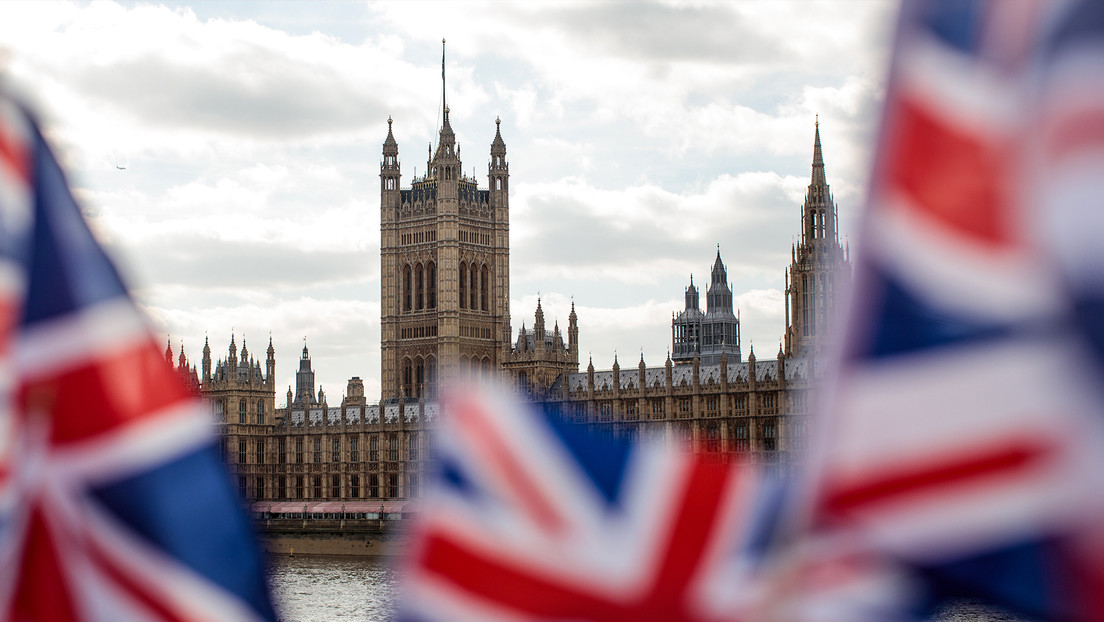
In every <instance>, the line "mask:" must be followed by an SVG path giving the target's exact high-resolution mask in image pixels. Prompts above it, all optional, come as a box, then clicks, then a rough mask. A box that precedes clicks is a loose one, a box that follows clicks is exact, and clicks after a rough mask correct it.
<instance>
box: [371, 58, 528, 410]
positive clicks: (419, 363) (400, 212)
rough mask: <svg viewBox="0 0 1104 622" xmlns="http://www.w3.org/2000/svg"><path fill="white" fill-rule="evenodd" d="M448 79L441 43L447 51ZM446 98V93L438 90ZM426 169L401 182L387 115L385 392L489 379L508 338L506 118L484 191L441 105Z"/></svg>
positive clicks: (432, 392)
mask: <svg viewBox="0 0 1104 622" xmlns="http://www.w3.org/2000/svg"><path fill="white" fill-rule="evenodd" d="M441 64H442V70H441V77H442V82H443V80H444V41H442V51H441ZM442 99H443V97H442ZM441 112H442V114H441V128H440V130H439V134H438V141H437V147H436V149H434V148H433V146H432V145H431V146H430V151H429V159H428V160H427V162H426V168H425V174H424V175H423V176H422V177H417V176H415V177H413V178H412V180H411V184H410V187H409V188H401V187H400V186H401V175H400V168H399V159H398V155H399V153H398V143H397V141H396V140H395V137H394V133H393V129H392V120H391V119H390V118H388V125H387V138H386V140H385V141H384V143H383V161H382V162H381V164H380V264H381V265H380V268H381V279H380V280H381V289H382V292H381V301H382V305H381V306H382V308H381V310H380V316H381V317H380V324H381V332H382V336H381V337H382V338H381V346H382V348H381V349H382V359H383V361H382V370H381V371H382V374H381V381H382V383H383V398H384V399H397V398H419V397H425V398H435V397H436V396H437V388H438V386H439V384H441V383H444V382H450V381H455V380H468V379H472V378H475V377H479V376H489V375H491V374H493V373H495V370H497V369H498V368H499V365H500V364H501V362H502V361H501V359H502V356H503V351H504V348H503V344H504V342H505V341H507V340H508V339H509V326H508V322H509V320H508V318H509V317H510V310H509V306H508V304H509V303H508V300H509V292H510V273H509V269H510V267H509V261H510V229H509V209H510V205H509V165H508V164H507V162H506V143H505V141H503V140H502V134H501V121H499V120H497V119H496V121H495V123H496V129H495V137H494V140H493V142H492V143H491V149H490V158H491V159H490V164H489V166H488V178H487V183H488V186H487V189H485V190H483V189H480V188H479V184H478V181H477V180H476V178H475V176H474V175H472V176H467V175H465V174H464V172H463V165H462V162H461V159H460V144H459V143H458V142H457V141H456V134H455V132H454V131H453V129H452V123H451V120H450V118H449V112H450V111H449V107H448V106H447V105H444V106H443V109H442V111H441Z"/></svg>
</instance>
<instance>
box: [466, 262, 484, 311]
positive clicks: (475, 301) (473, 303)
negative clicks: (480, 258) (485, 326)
mask: <svg viewBox="0 0 1104 622" xmlns="http://www.w3.org/2000/svg"><path fill="white" fill-rule="evenodd" d="M490 292H491V270H490V268H488V267H487V264H482V265H480V264H477V263H475V262H472V263H471V264H467V263H465V262H460V308H461V309H471V310H472V311H490V309H491V305H490Z"/></svg>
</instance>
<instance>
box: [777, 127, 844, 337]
mask: <svg viewBox="0 0 1104 622" xmlns="http://www.w3.org/2000/svg"><path fill="white" fill-rule="evenodd" d="M838 209H839V208H838V206H837V205H836V204H835V202H834V201H833V199H832V193H831V190H830V189H829V187H828V181H827V179H826V178H825V175H824V157H823V155H822V154H821V151H820V123H819V122H818V123H817V124H816V134H815V138H814V139H813V175H812V180H811V181H810V183H809V189H808V191H807V192H806V194H805V204H804V205H803V206H802V208H801V243H800V244H798V245H797V246H795V247H794V248H792V249H791V251H790V255H791V261H792V263H791V264H790V269H789V272H788V274H787V278H786V336H785V340H786V354H787V355H789V356H793V355H803V354H810V355H814V356H815V355H817V354H820V353H821V352H822V351H824V349H825V348H827V347H829V346H830V345H831V344H833V343H835V340H836V338H837V335H836V334H835V332H834V331H835V330H836V317H837V314H838V312H839V309H838V303H839V302H840V301H842V300H843V299H844V295H843V294H844V292H846V290H847V288H849V287H850V283H851V259H850V257H849V253H848V252H847V251H846V250H845V249H844V248H843V247H842V246H840V242H839V230H838V229H837V223H836V220H837V216H838Z"/></svg>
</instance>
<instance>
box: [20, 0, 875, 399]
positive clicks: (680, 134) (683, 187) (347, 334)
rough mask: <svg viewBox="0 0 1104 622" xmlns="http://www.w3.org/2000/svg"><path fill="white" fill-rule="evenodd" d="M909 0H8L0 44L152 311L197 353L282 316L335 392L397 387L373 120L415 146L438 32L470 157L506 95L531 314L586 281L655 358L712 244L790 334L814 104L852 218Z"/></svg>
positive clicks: (283, 371)
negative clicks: (790, 278) (387, 366)
mask: <svg viewBox="0 0 1104 622" xmlns="http://www.w3.org/2000/svg"><path fill="white" fill-rule="evenodd" d="M306 7H309V8H306ZM890 7H891V5H890V4H889V3H883V2H863V3H855V2H831V1H825V2H796V3H794V2H740V3H712V2H705V3H683V2H659V3H648V4H645V3H635V4H631V5H630V4H624V3H616V2H613V3H562V2H535V3H503V2H491V3H471V2H463V3H452V2H445V3H429V2H420V3H380V4H367V5H361V4H352V3H333V4H317V3H315V4H310V5H306V4H295V3H263V4H262V3H257V4H248V3H247V4H238V3H230V4H221V3H200V4H196V5H194V6H193V7H188V6H183V5H182V6H176V7H165V6H159V5H154V4H143V5H120V4H116V3H112V2H97V3H92V4H84V3H64V4H40V3H0V42H2V43H0V48H7V52H8V54H7V56H8V58H9V61H8V64H7V68H6V78H5V81H6V82H7V83H9V84H10V85H11V86H12V87H13V88H14V89H15V90H17V91H21V92H23V93H25V94H26V95H27V96H28V98H29V99H31V100H33V101H34V102H36V107H37V109H38V110H39V112H40V114H41V115H42V117H43V119H44V127H45V131H46V133H47V135H48V137H49V138H50V139H51V140H52V141H54V142H55V144H56V145H57V149H58V152H59V156H60V158H61V160H62V161H63V163H64V165H65V166H66V168H67V169H68V171H69V174H70V177H71V180H72V182H73V183H74V185H75V186H76V189H77V194H78V196H79V197H80V199H81V201H82V202H83V203H84V209H85V211H86V213H87V214H88V215H89V217H90V219H91V223H92V226H93V228H94V229H95V230H96V232H97V233H98V234H99V235H100V236H101V238H102V239H104V240H106V242H107V243H108V245H109V250H110V251H111V252H112V253H113V254H114V255H116V256H117V257H121V258H122V259H123V261H124V262H125V265H124V267H123V270H124V273H125V274H126V275H127V277H128V279H129V280H130V281H131V282H132V283H134V284H135V293H136V296H137V297H138V298H139V299H141V300H142V301H143V304H144V305H145V306H146V307H147V308H148V309H149V310H150V311H151V313H152V315H153V317H154V321H155V323H156V325H157V327H158V330H163V331H165V332H171V333H172V334H173V335H174V337H173V339H174V342H176V340H177V339H178V338H183V339H184V342H185V346H186V349H187V352H188V354H189V356H190V357H191V358H192V360H193V361H195V362H198V360H199V354H200V349H201V347H202V343H203V335H204V333H205V332H207V333H208V334H209V335H210V336H211V339H212V342H211V343H212V348H213V349H215V351H216V352H217V353H219V356H225V350H226V346H227V343H228V340H229V334H230V331H231V328H233V329H234V330H235V331H236V332H237V333H238V334H239V335H240V334H241V333H242V332H244V333H245V334H246V335H247V336H248V340H249V343H250V348H251V351H252V352H253V353H254V354H255V355H256V354H259V353H261V352H262V350H263V345H267V334H268V331H272V334H273V338H274V341H275V346H276V349H277V354H278V357H279V359H278V375H279V379H278V385H279V386H281V387H282V386H283V385H286V384H287V383H288V382H292V381H293V380H292V373H293V370H294V367H295V366H296V364H297V359H298V354H299V352H300V351H301V349H302V337H303V336H306V337H307V339H308V344H309V345H310V347H311V354H312V356H313V358H314V363H315V369H316V370H317V371H318V372H319V378H320V382H321V383H322V384H323V386H325V387H326V388H327V391H328V393H329V394H330V396H331V397H332V398H335V401H336V398H337V397H338V396H340V394H341V392H342V391H343V389H344V383H345V381H346V380H347V379H348V378H349V377H350V376H353V375H358V376H360V377H361V378H363V379H364V380H365V383H366V390H367V391H368V394H369V395H373V394H377V393H378V391H379V334H378V332H379V328H378V326H379V212H378V209H379V207H378V198H377V197H378V196H379V194H378V193H379V177H378V174H379V170H378V163H379V159H380V149H381V143H382V141H383V139H384V137H385V136H386V132H387V125H386V121H387V118H388V115H391V116H392V117H393V119H394V132H395V136H396V139H397V140H398V142H399V147H400V158H401V161H402V166H403V172H404V175H405V177H404V181H405V182H408V181H409V179H410V176H411V174H412V173H413V172H414V170H415V168H416V167H417V168H422V171H421V172H424V160H422V157H423V154H424V151H423V149H425V146H426V143H427V142H430V141H433V140H434V138H435V136H434V132H435V127H436V123H437V119H438V115H439V106H440V97H441V82H440V70H439V64H440V51H441V50H440V38H441V37H442V36H446V37H448V39H449V43H448V101H449V105H450V108H451V119H452V125H453V128H454V129H455V130H456V132H457V135H458V138H459V140H460V142H461V144H462V145H463V150H462V154H463V157H464V162H465V167H466V169H468V170H475V171H476V173H477V174H481V173H482V171H483V170H484V168H483V167H484V165H485V163H486V161H487V155H488V148H489V144H490V141H491V139H492V138H493V136H494V130H495V126H494V125H493V124H494V119H495V117H496V116H501V118H502V134H503V137H504V139H505V140H506V144H507V147H508V151H509V159H510V166H511V174H512V178H511V187H512V194H511V207H512V214H511V236H512V240H511V241H512V249H511V250H512V254H511V276H512V281H513V282H512V284H511V285H512V293H511V295H512V297H513V306H512V311H513V316H514V317H513V322H514V328H515V330H516V329H517V328H519V327H520V322H521V321H522V320H524V321H526V323H527V324H530V325H531V323H532V311H533V307H534V306H535V302H536V293H537V292H538V291H540V292H542V301H543V306H544V310H545V314H546V316H547V317H548V318H549V326H550V327H551V322H552V321H553V320H554V319H555V318H559V320H560V322H561V328H562V329H564V330H566V322H567V312H568V310H569V308H570V302H571V296H574V300H575V304H576V310H577V312H578V314H579V318H580V333H581V340H582V342H583V348H584V351H593V352H594V355H595V361H596V365H600V366H604V367H608V365H609V364H610V363H611V362H612V358H613V351H614V349H615V348H616V349H617V352H618V354H619V357H620V360H621V362H622V364H627V363H628V362H629V359H630V358H631V359H632V360H633V361H635V360H636V359H637V357H639V356H640V351H641V349H643V352H644V355H645V357H646V360H647V362H648V363H649V364H660V363H662V360H663V358H664V357H665V356H666V348H667V346H668V344H669V341H670V334H669V331H670V328H669V326H670V315H671V312H672V311H676V310H678V309H680V308H681V307H682V292H683V288H684V287H685V286H686V284H687V282H688V278H689V275H690V274H691V273H694V274H695V275H698V278H699V279H701V280H704V279H703V278H702V277H705V276H706V275H707V274H708V270H709V267H710V266H711V265H712V261H713V258H714V255H715V253H716V248H717V245H718V244H719V245H720V250H721V253H722V256H723V258H724V260H725V262H726V264H727V265H728V268H729V277H730V280H731V281H732V285H733V288H734V291H735V293H736V304H737V306H738V307H740V309H741V313H742V319H743V334H744V338H745V339H744V341H745V344H744V347H745V354H746V347H747V345H748V343H750V341H751V340H752V339H754V341H755V343H756V344H759V343H760V342H764V346H770V347H769V348H768V350H767V351H765V353H764V355H766V354H771V353H773V347H775V346H776V344H777V340H778V338H779V337H780V336H781V332H782V309H783V307H782V301H781V289H782V288H783V283H782V279H783V270H784V269H785V267H786V265H788V263H789V245H790V243H791V241H792V240H793V239H794V236H795V235H796V234H797V233H798V231H799V222H798V206H799V204H800V202H801V200H802V197H803V195H804V192H805V187H806V185H807V183H808V175H809V164H810V159H811V155H812V132H813V127H812V123H813V115H816V114H819V115H820V117H819V118H820V121H821V125H820V129H821V136H822V139H823V143H824V152H825V157H826V159H827V168H828V176H829V181H830V182H831V183H832V188H833V191H834V194H835V198H836V200H837V201H838V202H839V203H840V209H841V218H842V220H843V222H844V231H845V232H846V231H847V230H848V223H850V222H852V218H853V214H854V213H857V211H858V203H859V201H860V200H861V188H862V187H863V185H864V183H865V175H866V168H867V166H868V160H869V144H870V141H871V138H872V136H873V133H874V132H875V127H874V124H875V119H876V117H877V110H878V105H879V100H880V97H881V91H882V89H883V88H884V77H883V69H882V68H883V66H884V65H885V61H886V58H887V56H888V43H887V42H888V36H889V35H888V33H889V30H890V29H889V18H890V15H889V14H890V12H891V8H890ZM3 56H4V55H3V54H0V57H3ZM0 71H4V70H3V69H0ZM117 166H123V167H125V170H120V169H118V168H116V167H117ZM262 342H263V345H262ZM239 343H240V340H239ZM176 348H178V345H177V344H175V343H174V349H176ZM584 366H585V361H584ZM278 392H279V391H278ZM278 401H282V393H281V395H279V396H278Z"/></svg>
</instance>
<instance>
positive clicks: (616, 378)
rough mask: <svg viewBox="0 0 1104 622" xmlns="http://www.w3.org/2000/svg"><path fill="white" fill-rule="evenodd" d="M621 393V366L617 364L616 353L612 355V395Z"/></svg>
mask: <svg viewBox="0 0 1104 622" xmlns="http://www.w3.org/2000/svg"><path fill="white" fill-rule="evenodd" d="M620 392H621V365H620V364H618V362H617V353H616V352H614V353H613V394H614V395H617V394H619V393H620Z"/></svg>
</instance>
